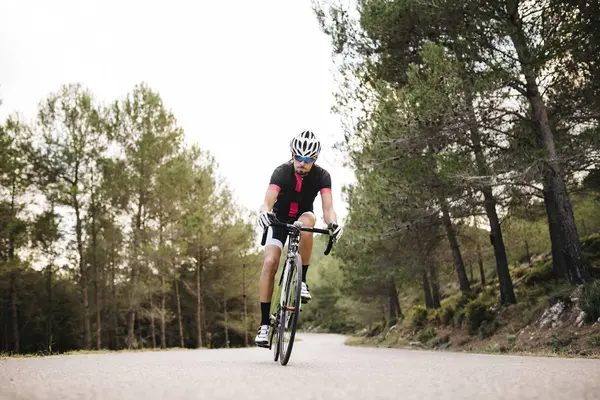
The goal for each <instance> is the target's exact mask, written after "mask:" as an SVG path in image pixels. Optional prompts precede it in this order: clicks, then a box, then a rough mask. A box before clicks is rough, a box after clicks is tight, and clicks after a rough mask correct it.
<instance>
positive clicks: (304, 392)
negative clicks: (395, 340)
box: [0, 334, 600, 400]
mask: <svg viewBox="0 0 600 400" xmlns="http://www.w3.org/2000/svg"><path fill="white" fill-rule="evenodd" d="M300 337H301V338H302V341H300V342H297V343H296V344H295V345H294V351H293V353H292V358H291V359H290V362H289V364H288V365H287V366H285V367H282V366H281V365H280V364H279V363H275V362H273V358H272V354H273V353H272V352H271V351H269V350H266V349H259V348H252V349H223V350H187V351H186V350H182V351H164V352H138V353H112V354H110V353H109V354H83V355H69V356H52V357H44V358H11V359H2V360H0V399H2V400H4V399H27V400H33V399H53V400H54V399H56V400H67V399H142V400H152V399H169V400H175V399H186V400H187V399H203V400H208V399H239V400H242V399H249V400H254V399H261V400H264V399H298V400H311V399H328V400H331V399H360V400H369V399H395V400H399V399H402V400H407V399H420V400H423V399H478V400H490V399H510V400H516V399H544V400H549V399H569V400H583V399H590V400H591V399H596V400H597V399H600V360H591V359H560V358H538V357H517V356H492V355H474V354H462V353H451V352H434V351H431V352H429V351H418V350H398V349H376V348H358V347H348V346H345V345H344V344H343V341H344V338H343V337H341V336H337V335H318V334H300Z"/></svg>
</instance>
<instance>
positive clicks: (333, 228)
mask: <svg viewBox="0 0 600 400" xmlns="http://www.w3.org/2000/svg"><path fill="white" fill-rule="evenodd" d="M327 229H329V231H330V232H331V236H333V242H334V243H337V242H338V240H340V238H341V237H342V234H343V233H344V228H343V227H342V226H341V225H338V224H336V223H333V222H330V223H328V224H327Z"/></svg>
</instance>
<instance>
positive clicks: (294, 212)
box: [288, 202, 298, 217]
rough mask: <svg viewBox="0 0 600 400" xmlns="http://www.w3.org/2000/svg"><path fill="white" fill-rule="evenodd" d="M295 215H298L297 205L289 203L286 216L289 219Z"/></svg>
mask: <svg viewBox="0 0 600 400" xmlns="http://www.w3.org/2000/svg"><path fill="white" fill-rule="evenodd" d="M296 215H298V203H294V202H292V203H290V212H289V214H288V216H290V217H295V216H296Z"/></svg>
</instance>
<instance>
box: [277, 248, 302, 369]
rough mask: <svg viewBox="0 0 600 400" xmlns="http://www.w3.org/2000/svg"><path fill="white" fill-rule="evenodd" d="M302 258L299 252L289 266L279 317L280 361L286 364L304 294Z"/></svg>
mask: <svg viewBox="0 0 600 400" xmlns="http://www.w3.org/2000/svg"><path fill="white" fill-rule="evenodd" d="M301 266H302V259H301V258H300V255H299V254H297V255H296V257H295V259H294V260H293V261H291V262H290V263H289V265H288V266H287V267H288V268H289V271H288V274H287V279H286V280H285V282H284V288H283V291H282V296H283V297H282V302H281V303H282V304H281V310H280V318H279V335H278V336H279V337H278V339H279V362H280V363H281V365H286V364H287V363H288V361H289V359H290V356H291V354H292V347H293V346H294V338H295V337H296V325H297V324H298V316H299V315H300V302H301V298H300V295H301V294H302V270H301Z"/></svg>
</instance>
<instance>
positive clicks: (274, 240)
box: [254, 130, 343, 347]
mask: <svg viewBox="0 0 600 400" xmlns="http://www.w3.org/2000/svg"><path fill="white" fill-rule="evenodd" d="M290 151H291V153H292V160H290V161H287V162H285V163H283V164H281V165H279V166H278V167H277V168H275V170H274V171H273V173H272V175H271V181H270V182H269V186H268V188H267V192H266V194H265V199H264V203H263V204H262V205H261V207H260V216H259V219H258V224H259V226H260V227H261V228H262V229H265V228H267V227H268V231H267V240H266V242H265V251H264V254H265V259H264V263H263V268H262V273H261V275H260V281H259V295H260V309H261V322H260V327H259V328H258V332H257V335H256V338H255V339H254V341H255V343H256V345H257V346H259V347H268V338H269V329H270V321H269V314H270V309H271V296H272V295H273V285H274V280H275V274H276V272H277V268H278V267H279V261H280V257H281V251H282V249H283V245H284V244H285V241H286V239H287V231H286V230H285V229H284V228H281V227H277V226H269V224H270V223H271V222H274V221H279V222H286V223H288V224H291V223H293V222H295V221H296V220H298V221H300V222H302V224H303V225H305V226H310V227H314V226H315V223H316V220H317V218H316V216H315V214H314V213H313V202H314V200H315V198H316V197H317V194H318V193H320V194H321V201H322V204H323V219H324V220H325V223H326V224H327V228H328V229H329V230H330V232H332V235H333V241H334V243H336V242H337V240H339V238H340V237H341V236H342V233H343V229H342V226H341V225H338V222H337V216H336V213H335V211H334V210H333V199H332V195H331V177H330V175H329V172H327V171H326V170H325V169H324V168H322V167H320V166H318V165H316V164H315V162H316V160H317V158H318V156H319V153H320V152H321V143H320V142H319V139H318V138H317V137H316V136H315V134H314V133H313V132H311V131H308V130H305V131H302V132H301V133H300V134H298V135H297V136H295V137H294V138H293V139H292V140H291V142H290ZM312 245H313V233H312V232H300V245H299V247H300V249H299V250H300V257H301V258H302V264H303V265H302V295H301V297H302V302H304V303H306V302H308V301H309V300H310V299H311V296H310V292H309V290H308V286H307V285H306V272H307V270H308V266H309V263H310V256H311V253H312Z"/></svg>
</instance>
